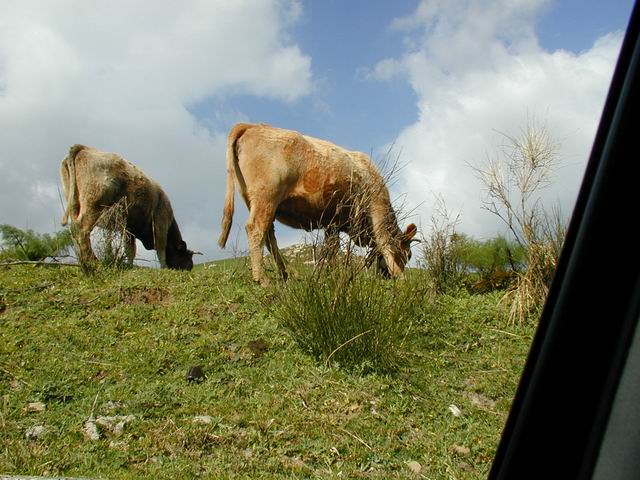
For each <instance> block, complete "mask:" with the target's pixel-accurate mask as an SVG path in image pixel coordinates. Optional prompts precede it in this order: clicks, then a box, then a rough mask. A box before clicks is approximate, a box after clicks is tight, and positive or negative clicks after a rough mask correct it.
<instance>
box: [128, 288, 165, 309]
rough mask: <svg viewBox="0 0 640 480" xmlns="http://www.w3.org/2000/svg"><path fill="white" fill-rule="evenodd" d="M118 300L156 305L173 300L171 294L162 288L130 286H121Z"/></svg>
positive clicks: (130, 303) (131, 303) (133, 303)
mask: <svg viewBox="0 0 640 480" xmlns="http://www.w3.org/2000/svg"><path fill="white" fill-rule="evenodd" d="M119 297H120V301H121V302H123V303H126V304H128V305H156V304H167V303H171V302H172V301H173V297H172V296H171V294H170V293H169V292H168V291H167V290H165V289H163V288H154V287H130V288H121V289H120V291H119Z"/></svg>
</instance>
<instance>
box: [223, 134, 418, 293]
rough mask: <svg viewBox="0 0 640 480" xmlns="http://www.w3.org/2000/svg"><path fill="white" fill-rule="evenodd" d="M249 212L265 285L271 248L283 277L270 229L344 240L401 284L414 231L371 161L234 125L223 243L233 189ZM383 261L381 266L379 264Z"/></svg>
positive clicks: (255, 260)
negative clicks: (400, 219) (367, 252)
mask: <svg viewBox="0 0 640 480" xmlns="http://www.w3.org/2000/svg"><path fill="white" fill-rule="evenodd" d="M236 182H237V184H238V186H239V188H240V193H241V194H242V197H243V198H244V201H245V203H246V204H247V207H248V208H249V219H248V221H247V224H246V231H247V237H248V240H249V251H250V257H251V269H252V274H253V278H254V280H255V281H257V282H260V283H261V284H267V283H268V280H267V278H266V276H265V274H264V269H263V265H262V253H263V252H262V249H263V246H264V244H265V242H266V245H267V248H268V250H269V251H270V252H271V254H272V255H273V258H274V260H275V261H276V264H277V265H278V268H279V270H280V272H281V273H282V275H283V277H284V278H285V279H286V278H287V273H286V268H285V264H284V261H283V259H282V256H281V254H280V252H279V250H278V245H277V242H276V238H275V233H274V227H273V222H274V220H275V219H278V220H279V221H280V222H282V223H284V224H285V225H288V226H290V227H293V228H301V229H305V230H307V231H310V230H313V229H321V228H322V229H325V233H326V235H327V236H328V237H334V238H335V236H336V235H337V234H338V232H345V233H347V234H348V235H349V236H350V238H351V239H352V240H353V241H354V242H355V243H356V244H357V245H359V246H364V247H371V248H373V249H374V251H375V253H376V254H377V255H378V256H379V258H380V260H381V261H380V262H379V263H380V264H381V265H384V268H385V269H386V270H387V272H388V274H389V275H390V276H392V277H399V276H401V275H402V274H403V270H404V267H405V265H406V263H407V261H408V260H409V258H410V256H411V249H410V244H411V240H412V239H413V237H414V236H415V234H416V232H417V229H416V226H415V225H414V224H411V225H409V226H408V227H407V229H406V231H404V232H403V231H402V230H401V229H400V228H399V227H398V224H397V220H396V215H395V213H394V211H393V208H392V206H391V201H390V198H389V191H388V190H387V188H386V186H385V184H384V179H383V178H382V176H381V175H380V173H379V172H378V170H377V169H376V167H375V166H374V165H373V163H372V162H371V160H370V159H369V157H368V156H367V155H365V154H364V153H361V152H352V151H349V150H345V149H344V148H341V147H338V146H337V145H334V144H333V143H330V142H327V141H324V140H319V139H317V138H313V137H309V136H306V135H302V134H300V133H298V132H294V131H291V130H283V129H279V128H274V127H270V126H268V125H264V124H261V125H251V124H242V123H241V124H237V125H235V126H234V127H233V128H232V129H231V132H230V133H229V138H228V140H227V193H226V197H225V204H224V216H223V219H222V233H221V234H220V239H219V240H218V243H219V245H220V246H221V247H223V248H224V246H225V245H226V243H227V239H228V237H229V231H230V229H231V223H232V219H233V212H234V191H235V184H236ZM382 260H383V261H382Z"/></svg>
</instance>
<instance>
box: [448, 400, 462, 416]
mask: <svg viewBox="0 0 640 480" xmlns="http://www.w3.org/2000/svg"><path fill="white" fill-rule="evenodd" d="M449 411H450V412H451V413H452V414H453V416H454V417H459V416H460V415H462V411H461V410H460V409H459V408H458V407H456V406H455V405H454V404H453V403H452V404H451V405H449Z"/></svg>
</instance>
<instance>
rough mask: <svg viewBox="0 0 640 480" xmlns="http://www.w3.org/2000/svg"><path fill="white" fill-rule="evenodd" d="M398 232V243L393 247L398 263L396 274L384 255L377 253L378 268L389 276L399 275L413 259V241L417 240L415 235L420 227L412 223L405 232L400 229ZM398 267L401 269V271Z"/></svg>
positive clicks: (394, 258) (395, 259)
mask: <svg viewBox="0 0 640 480" xmlns="http://www.w3.org/2000/svg"><path fill="white" fill-rule="evenodd" d="M398 233H399V235H398V238H397V239H396V241H397V243H396V244H395V248H393V260H394V262H395V265H396V274H395V275H394V272H392V271H391V269H390V268H389V266H388V265H387V262H386V261H385V259H384V257H383V256H382V255H380V254H378V255H377V263H376V267H377V270H378V272H379V273H381V274H382V275H383V276H385V277H387V278H389V277H394V276H397V275H398V274H399V273H400V272H403V271H404V267H405V266H406V265H407V263H409V260H411V243H412V242H415V241H417V240H415V238H414V237H415V236H416V233H418V227H416V226H415V224H413V223H411V224H409V226H407V229H406V230H405V231H404V232H403V231H401V230H398ZM398 269H400V271H399V272H398Z"/></svg>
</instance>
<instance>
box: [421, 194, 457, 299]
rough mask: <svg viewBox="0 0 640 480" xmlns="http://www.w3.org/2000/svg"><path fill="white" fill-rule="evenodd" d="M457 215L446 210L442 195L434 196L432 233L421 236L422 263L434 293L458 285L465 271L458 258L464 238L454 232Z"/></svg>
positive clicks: (442, 291)
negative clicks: (422, 237)
mask: <svg viewBox="0 0 640 480" xmlns="http://www.w3.org/2000/svg"><path fill="white" fill-rule="evenodd" d="M459 222H460V214H459V213H458V214H457V215H455V216H453V215H452V213H451V212H450V211H448V210H447V206H446V204H445V201H444V198H442V196H440V195H437V196H436V204H435V207H434V211H433V214H432V215H431V233H430V235H429V236H427V237H425V238H424V239H423V243H422V249H421V250H422V262H423V264H424V265H423V266H424V268H425V270H426V272H427V277H428V278H429V280H430V281H431V284H432V287H433V289H434V291H435V293H444V292H446V291H449V290H451V289H455V288H456V287H458V286H459V285H460V283H461V281H462V278H463V275H464V273H465V272H464V271H463V270H462V262H461V258H460V254H461V249H460V248H461V245H462V242H461V240H463V237H461V236H460V235H459V234H458V233H457V232H456V227H457V225H458V223H459Z"/></svg>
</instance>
